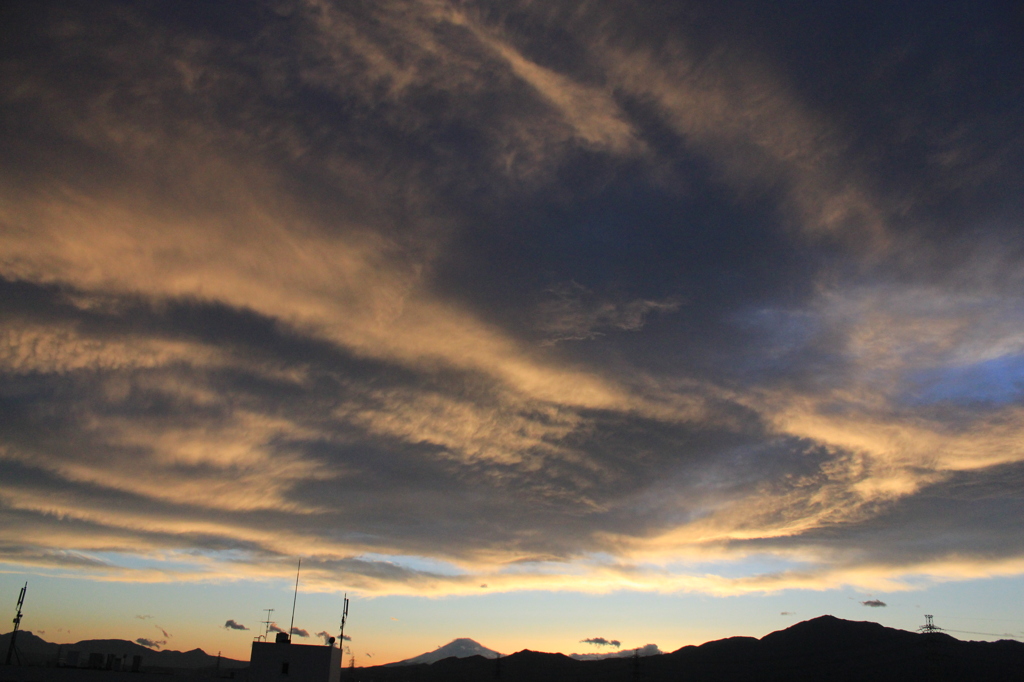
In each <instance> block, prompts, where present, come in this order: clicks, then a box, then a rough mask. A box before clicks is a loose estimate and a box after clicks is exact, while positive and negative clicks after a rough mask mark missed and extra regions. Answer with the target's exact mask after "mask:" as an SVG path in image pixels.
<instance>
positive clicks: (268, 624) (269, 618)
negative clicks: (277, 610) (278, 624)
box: [256, 609, 274, 642]
mask: <svg viewBox="0 0 1024 682" xmlns="http://www.w3.org/2000/svg"><path fill="white" fill-rule="evenodd" d="M263 610H264V611H266V612H267V619H266V620H265V621H263V624H264V625H266V626H267V627H266V629H265V630H264V631H263V634H262V635H261V636H260V637H262V638H263V641H264V642H265V641H267V637H269V636H270V624H271V623H273V622H274V621H273V620H272V619H271V617H270V616H271V614H273V613H274V609H263ZM260 637H257V638H256V639H260Z"/></svg>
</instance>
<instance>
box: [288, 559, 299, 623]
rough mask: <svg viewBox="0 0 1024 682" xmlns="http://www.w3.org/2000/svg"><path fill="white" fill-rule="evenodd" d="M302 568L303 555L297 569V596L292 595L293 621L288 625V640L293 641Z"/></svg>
mask: <svg viewBox="0 0 1024 682" xmlns="http://www.w3.org/2000/svg"><path fill="white" fill-rule="evenodd" d="M301 570H302V557H299V566H298V568H296V569H295V596H293V597H292V622H291V625H289V626H288V641H289V642H291V641H292V630H294V629H295V602H296V601H298V599H299V571H301Z"/></svg>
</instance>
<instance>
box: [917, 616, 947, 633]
mask: <svg viewBox="0 0 1024 682" xmlns="http://www.w3.org/2000/svg"><path fill="white" fill-rule="evenodd" d="M918 630H920V631H921V632H923V633H925V634H928V635H930V634H932V633H933V632H942V628H940V627H939V626H938V625H936V624H935V623H933V622H932V616H931V614H929V613H926V614H924V625H922V626H921V627H919V628H918Z"/></svg>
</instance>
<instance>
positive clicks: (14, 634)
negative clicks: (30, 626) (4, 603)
mask: <svg viewBox="0 0 1024 682" xmlns="http://www.w3.org/2000/svg"><path fill="white" fill-rule="evenodd" d="M27 589H28V582H26V583H25V586H24V587H23V588H21V594H19V595H18V613H17V614H16V615H15V616H14V629H13V630H11V641H10V643H9V644H8V645H7V660H6V662H5V663H4V665H10V664H11V656H15V657H17V659H18V665H21V656H20V655H19V654H18V650H17V649H16V648H15V647H14V641H15V640H16V639H17V638H18V628H19V627H21V607H22V605H23V604H24V603H25V591H26V590H27Z"/></svg>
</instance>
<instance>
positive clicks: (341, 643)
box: [338, 592, 348, 663]
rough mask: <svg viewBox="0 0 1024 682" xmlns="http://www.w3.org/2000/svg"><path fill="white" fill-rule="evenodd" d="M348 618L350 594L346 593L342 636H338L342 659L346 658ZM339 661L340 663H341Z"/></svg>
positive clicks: (342, 613) (342, 616) (342, 611)
mask: <svg viewBox="0 0 1024 682" xmlns="http://www.w3.org/2000/svg"><path fill="white" fill-rule="evenodd" d="M347 618H348V592H346V593H345V606H344V607H343V608H342V610H341V634H340V635H338V648H339V649H341V658H345V620H346V619H347ZM340 660H341V659H339V663H340Z"/></svg>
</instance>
